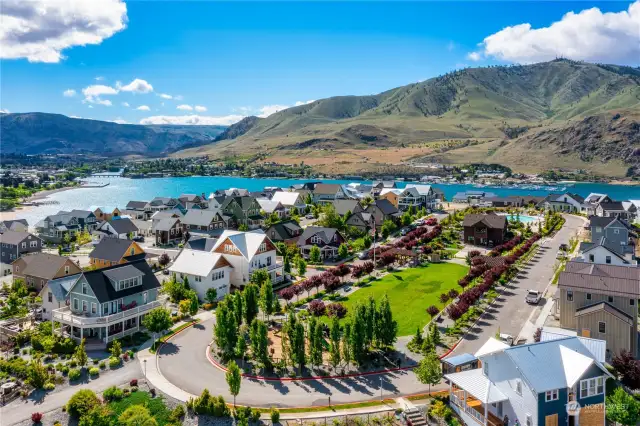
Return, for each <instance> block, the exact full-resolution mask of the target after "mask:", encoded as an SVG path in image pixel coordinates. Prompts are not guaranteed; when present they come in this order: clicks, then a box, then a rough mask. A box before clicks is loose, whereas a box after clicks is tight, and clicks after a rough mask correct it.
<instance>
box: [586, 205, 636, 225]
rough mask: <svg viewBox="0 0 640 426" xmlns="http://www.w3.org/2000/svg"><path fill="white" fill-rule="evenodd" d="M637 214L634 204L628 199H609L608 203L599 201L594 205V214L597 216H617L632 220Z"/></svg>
mask: <svg viewBox="0 0 640 426" xmlns="http://www.w3.org/2000/svg"><path fill="white" fill-rule="evenodd" d="M637 215H638V209H637V208H636V206H635V204H633V203H631V202H629V201H610V202H608V203H600V204H598V206H597V207H596V216H599V217H617V218H619V219H622V220H627V221H631V222H633V221H634V220H635V219H636V217H637Z"/></svg>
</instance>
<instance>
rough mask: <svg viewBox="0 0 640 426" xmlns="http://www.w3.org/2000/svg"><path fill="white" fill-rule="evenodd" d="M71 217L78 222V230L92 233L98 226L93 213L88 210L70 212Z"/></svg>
mask: <svg viewBox="0 0 640 426" xmlns="http://www.w3.org/2000/svg"><path fill="white" fill-rule="evenodd" d="M69 214H71V216H73V217H75V218H76V219H77V220H78V225H79V226H80V230H82V231H87V232H92V231H93V230H94V229H96V227H97V226H98V218H97V217H96V215H95V213H94V212H92V211H90V210H77V209H76V210H71V211H70V212H69Z"/></svg>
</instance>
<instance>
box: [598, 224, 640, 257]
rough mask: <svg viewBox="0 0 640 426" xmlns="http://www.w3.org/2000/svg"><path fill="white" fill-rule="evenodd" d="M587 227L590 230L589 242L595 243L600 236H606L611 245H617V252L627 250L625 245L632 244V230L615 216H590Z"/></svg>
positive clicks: (633, 234) (633, 233)
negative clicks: (618, 248)
mask: <svg viewBox="0 0 640 426" xmlns="http://www.w3.org/2000/svg"><path fill="white" fill-rule="evenodd" d="M589 229H590V230H591V242H592V243H596V242H598V241H600V240H601V239H602V238H606V239H607V241H608V242H609V244H611V245H612V246H619V247H620V250H618V251H619V252H625V251H627V250H629V249H628V248H627V247H625V246H632V245H633V239H632V236H635V232H634V231H632V229H631V227H630V226H629V224H628V223H627V222H625V221H623V220H620V219H618V218H617V217H615V216H609V217H598V216H592V217H591V220H590V221H589ZM631 251H633V249H631Z"/></svg>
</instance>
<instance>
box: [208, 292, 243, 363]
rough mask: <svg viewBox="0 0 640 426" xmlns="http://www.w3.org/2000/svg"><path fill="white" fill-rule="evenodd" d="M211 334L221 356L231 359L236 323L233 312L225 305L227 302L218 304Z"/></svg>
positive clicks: (235, 338) (235, 337) (234, 342)
mask: <svg viewBox="0 0 640 426" xmlns="http://www.w3.org/2000/svg"><path fill="white" fill-rule="evenodd" d="M213 333H214V339H215V342H216V345H217V346H218V349H219V350H220V351H222V353H223V356H224V357H225V358H231V357H232V356H233V353H234V350H235V346H236V340H237V323H236V319H235V317H234V314H233V312H232V311H231V310H230V309H229V306H228V305H227V300H223V301H222V302H220V303H219V304H218V308H217V309H216V324H215V327H214V329H213Z"/></svg>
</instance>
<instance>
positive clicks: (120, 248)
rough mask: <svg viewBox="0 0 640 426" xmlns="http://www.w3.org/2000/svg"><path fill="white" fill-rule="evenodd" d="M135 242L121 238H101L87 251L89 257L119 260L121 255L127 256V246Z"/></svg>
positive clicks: (111, 260)
mask: <svg viewBox="0 0 640 426" xmlns="http://www.w3.org/2000/svg"><path fill="white" fill-rule="evenodd" d="M132 244H135V243H134V242H133V241H130V240H123V239H121V238H103V239H102V241H100V242H99V243H98V244H96V246H95V247H94V248H93V250H92V251H91V253H89V257H90V258H94V259H103V260H108V261H110V262H119V261H120V260H121V259H122V258H123V257H126V256H127V252H128V250H129V247H131V245H132Z"/></svg>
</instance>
